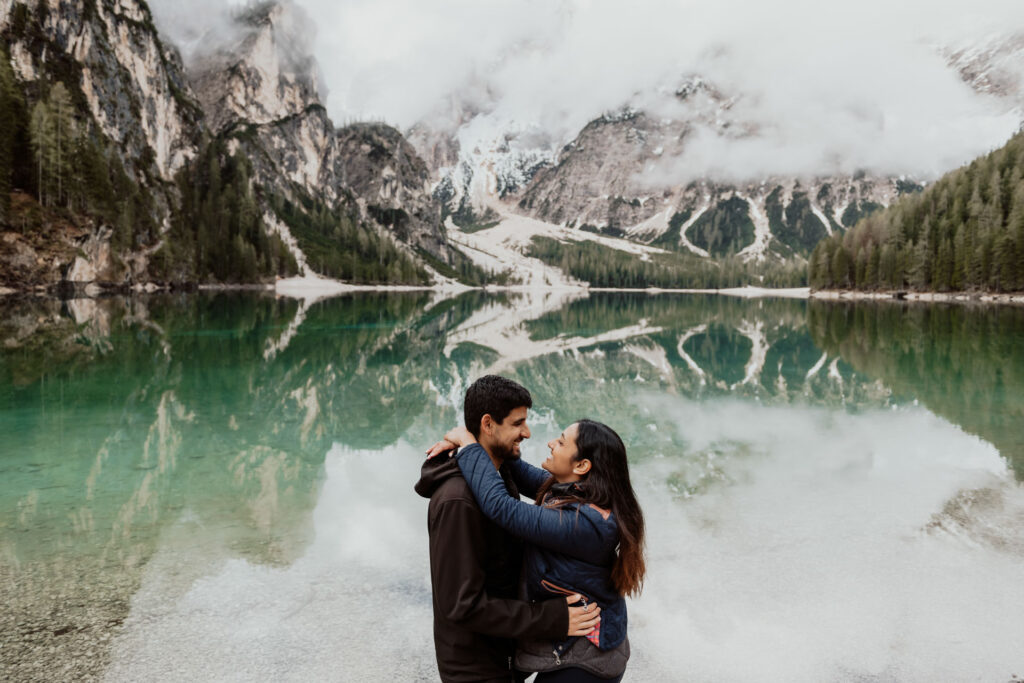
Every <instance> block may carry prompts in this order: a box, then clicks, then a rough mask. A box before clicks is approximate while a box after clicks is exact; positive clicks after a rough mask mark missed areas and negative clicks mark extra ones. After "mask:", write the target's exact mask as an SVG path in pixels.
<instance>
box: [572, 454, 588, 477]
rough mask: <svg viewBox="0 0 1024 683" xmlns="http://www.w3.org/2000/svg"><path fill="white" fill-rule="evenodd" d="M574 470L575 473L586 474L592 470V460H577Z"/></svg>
mask: <svg viewBox="0 0 1024 683" xmlns="http://www.w3.org/2000/svg"><path fill="white" fill-rule="evenodd" d="M572 471H573V474H578V475H580V476H581V477H582V476H583V475H584V474H586V473H587V472H589V471H590V460H588V459H587V458H583V459H582V460H577V461H576V464H575V465H573V466H572Z"/></svg>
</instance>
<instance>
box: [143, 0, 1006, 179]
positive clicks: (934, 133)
mask: <svg viewBox="0 0 1024 683" xmlns="http://www.w3.org/2000/svg"><path fill="white" fill-rule="evenodd" d="M190 2H192V4H195V5H197V7H196V10H195V11H192V10H184V9H182V10H176V11H175V12H171V11H169V10H168V8H170V7H172V3H170V0H158V1H156V2H154V3H153V4H154V12H155V14H156V15H157V19H158V22H159V23H160V25H161V27H162V28H164V27H170V26H173V30H172V29H170V28H167V29H166V30H167V31H168V33H170V34H177V35H184V34H187V33H188V31H186V30H184V27H185V25H187V24H188V21H187V20H188V19H189V18H192V17H202V18H203V20H204V21H207V22H208V21H209V18H210V16H211V13H215V12H214V11H213V9H211V7H210V3H204V5H203V7H204V8H205V9H204V10H203V11H201V12H200V11H198V3H194V0H190ZM299 4H300V5H301V6H302V7H303V8H304V9H305V10H306V12H307V13H308V14H309V15H310V17H312V19H313V23H314V25H315V26H316V27H317V30H316V36H315V39H314V38H311V40H313V43H312V45H313V50H314V52H315V54H316V56H317V58H318V60H319V63H320V68H321V70H322V72H323V74H324V78H325V80H326V83H327V85H328V86H329V89H330V95H329V97H328V99H327V108H328V110H329V112H330V113H331V115H332V116H333V117H334V118H335V120H336V121H342V120H351V119H382V120H385V121H387V122H389V123H392V124H394V125H397V126H399V127H401V128H408V127H410V126H412V125H413V124H415V123H417V122H419V121H422V120H424V119H430V118H434V119H437V118H438V117H440V119H441V120H442V121H443V120H444V117H446V116H447V117H450V116H451V112H452V111H453V110H455V111H460V110H464V109H465V108H466V107H467V106H468V107H469V108H471V109H473V110H475V111H476V110H481V109H482V110H484V111H487V112H489V114H488V115H489V117H490V118H492V119H493V120H494V122H495V125H496V126H502V125H506V124H509V123H515V124H516V125H518V126H519V127H520V128H523V127H528V126H533V125H536V126H539V127H540V128H542V129H543V130H546V131H548V132H549V133H550V135H551V136H552V139H553V140H555V141H557V143H558V144H562V143H564V142H568V141H569V140H571V139H572V138H573V137H574V136H575V135H576V133H577V132H578V131H579V130H580V129H581V128H582V127H583V126H584V125H586V123H587V122H588V121H589V120H591V119H593V118H595V117H596V116H598V115H600V114H601V113H602V112H604V111H607V110H614V109H617V108H619V107H621V106H622V105H623V104H625V103H630V102H633V103H637V104H640V105H644V104H646V105H649V106H650V107H652V108H656V107H657V106H658V100H659V98H661V99H663V98H664V97H665V96H666V95H665V94H664V93H665V92H666V91H668V92H671V89H672V88H673V87H675V86H676V85H678V84H679V83H680V82H681V80H682V79H683V77H685V76H687V75H692V74H699V75H701V76H702V77H704V78H706V79H708V80H709V81H711V82H712V83H714V84H715V86H716V87H717V88H719V89H720V90H721V91H722V92H723V93H724V94H726V95H727V96H728V97H732V98H734V104H733V108H732V109H731V110H730V116H734V117H736V119H737V121H739V122H741V123H743V124H744V125H746V126H750V127H753V128H755V129H756V130H757V131H758V133H757V136H756V137H753V138H746V139H740V140H737V139H732V138H729V139H723V138H721V137H720V136H718V135H717V134H713V133H710V132H707V131H705V132H700V131H697V133H696V134H695V135H694V136H693V139H692V140H691V141H690V142H689V143H688V144H687V145H686V150H685V152H684V153H683V155H682V157H680V158H679V159H678V160H677V161H678V163H677V164H676V166H675V167H671V168H672V170H670V171H666V168H670V166H666V165H664V164H663V165H662V168H661V172H667V173H670V174H675V173H679V174H683V175H689V176H693V177H701V176H703V177H708V176H711V177H715V176H718V177H724V178H734V179H735V178H750V177H757V176H760V175H765V174H772V173H778V174H783V173H785V174H793V173H797V174H807V173H812V174H813V173H822V172H851V171H852V170H854V169H865V170H871V171H877V172H885V173H893V174H910V175H915V176H918V177H922V178H930V177H934V176H936V175H938V174H940V173H942V172H944V171H946V170H948V169H950V168H952V167H955V166H957V165H959V164H961V163H963V162H965V161H967V160H969V159H970V158H972V157H974V156H976V155H978V154H981V153H984V152H986V151H987V150H989V149H991V148H993V147H996V146H998V145H999V144H1001V143H1002V142H1003V141H1005V139H1006V138H1007V137H1008V136H1009V135H1010V134H1012V133H1013V132H1014V131H1015V130H1016V129H1017V127H1018V125H1019V123H1020V111H1019V110H1017V109H1015V107H1016V106H1018V103H1017V102H1013V101H1011V100H1007V99H1005V98H999V97H996V96H992V95H979V94H977V93H975V92H974V91H972V90H971V88H970V87H968V86H967V85H966V84H965V83H963V82H962V81H961V80H960V78H959V76H958V74H957V73H956V72H955V70H953V69H952V68H950V67H949V66H948V64H947V63H946V58H945V57H944V56H943V54H942V53H941V48H944V47H960V46H964V45H975V44H980V43H982V42H984V41H986V40H989V39H991V38H993V37H994V36H999V35H1009V34H1011V33H1013V32H1015V31H1019V30H1022V29H1024V3H1020V2H1019V1H1018V0H980V1H976V2H968V1H967V0H928V1H926V0H904V1H903V2H899V3H892V2H888V1H883V0H862V1H861V2H857V3H851V2H845V3H835V2H833V3H821V2H810V1H809V0H784V1H782V2H776V3H753V2H740V1H739V0H726V1H724V2H718V3H707V2H701V3H698V2H692V1H691V2H667V1H664V0H641V1H639V2H636V3H631V4H630V5H629V6H623V5H622V4H621V3H612V2H601V1H599V0H563V1H562V2H551V1H546V2H541V1H538V0H516V1H512V0H494V1H493V2H488V3H479V2H472V1H470V0H437V1H436V2H431V3H421V2H414V1H413V0H348V1H346V2H338V3H335V2H328V1H327V0H303V1H302V2H300V3H299ZM165 5H166V7H165ZM223 6H224V7H230V6H232V5H231V4H230V3H227V2H225V3H224V5H223ZM175 7H182V6H181V5H175ZM193 23H198V22H194V21H193ZM193 35H194V31H193ZM659 93H661V94H659ZM453 102H454V103H455V104H456V105H457V106H454V107H453ZM676 167H677V168H678V170H676Z"/></svg>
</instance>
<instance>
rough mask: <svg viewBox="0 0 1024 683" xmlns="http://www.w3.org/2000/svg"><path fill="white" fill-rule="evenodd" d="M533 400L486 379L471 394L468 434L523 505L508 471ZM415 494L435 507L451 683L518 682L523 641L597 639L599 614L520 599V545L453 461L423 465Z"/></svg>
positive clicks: (440, 611)
mask: <svg viewBox="0 0 1024 683" xmlns="http://www.w3.org/2000/svg"><path fill="white" fill-rule="evenodd" d="M532 405H533V399H532V398H531V397H530V392H528V391H527V390H526V389H525V388H523V387H522V386H521V385H519V384H517V383H515V382H513V381H512V380H509V379H506V378H504V377H498V376H496V375H487V376H485V377H481V378H480V379H478V380H477V381H476V382H474V383H473V384H472V385H471V386H470V387H469V389H467V390H466V400H465V404H464V407H463V413H464V417H465V421H466V427H467V429H469V431H470V432H471V433H472V434H473V436H474V437H475V438H476V440H477V441H478V442H479V443H480V445H481V446H483V447H484V450H486V451H487V453H488V455H490V457H491V462H492V463H493V464H494V466H495V467H496V468H497V469H498V471H499V472H501V474H502V477H503V478H504V480H505V486H506V488H508V490H509V494H510V495H513V496H516V497H517V498H518V497H519V493H518V491H517V490H516V487H515V483H514V482H512V480H511V477H510V476H509V474H508V472H507V468H506V467H503V465H504V463H505V461H506V460H511V459H514V458H518V457H519V444H520V442H522V440H523V439H527V438H529V437H530V428H529V427H527V425H526V414H527V411H528V409H529V408H530V407H531V406H532ZM416 492H417V493H419V494H420V495H421V496H423V497H424V498H430V506H429V509H428V513H427V531H428V533H429V535H430V583H431V587H432V590H433V597H434V649H435V652H436V654H437V668H438V671H439V672H440V674H441V680H442V681H445V683H449V682H450V683H464V682H466V683H468V682H469V681H473V682H479V681H495V682H497V681H502V682H505V683H507V682H509V681H513V680H516V679H515V674H514V672H513V671H512V655H513V654H514V652H515V639H517V638H532V639H548V640H558V639H564V638H565V637H567V636H569V635H583V634H586V633H589V632H590V630H591V629H592V628H593V626H594V625H595V624H596V623H597V620H598V615H599V613H600V609H599V608H597V607H596V606H594V605H591V606H590V609H589V610H587V608H585V607H570V606H569V605H571V604H572V603H574V602H577V601H578V600H579V596H570V597H569V598H568V600H567V602H568V604H567V603H566V602H562V601H561V600H548V601H545V602H540V603H529V602H526V601H523V600H516V599H514V598H515V597H516V595H517V593H518V584H519V570H520V567H521V565H522V541H520V540H519V539H517V538H515V537H513V536H510V535H509V534H508V533H506V532H505V531H504V530H503V529H501V528H500V527H498V526H497V525H495V524H494V523H493V522H491V521H490V520H488V519H486V518H485V517H484V516H483V514H482V513H481V512H480V508H479V507H478V506H477V504H476V500H475V499H474V498H473V494H472V493H471V492H470V490H469V487H468V486H467V485H466V481H465V480H464V479H463V478H462V473H461V472H460V471H459V467H458V465H457V464H456V462H455V459H454V458H449V457H445V456H444V455H441V456H438V457H434V458H430V459H428V460H427V461H426V462H425V463H424V464H423V469H422V473H421V477H420V480H419V482H417V484H416Z"/></svg>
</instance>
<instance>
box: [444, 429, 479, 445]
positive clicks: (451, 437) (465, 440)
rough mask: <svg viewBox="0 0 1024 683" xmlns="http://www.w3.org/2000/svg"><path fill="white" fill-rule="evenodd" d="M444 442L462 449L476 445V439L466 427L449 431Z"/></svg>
mask: <svg viewBox="0 0 1024 683" xmlns="http://www.w3.org/2000/svg"><path fill="white" fill-rule="evenodd" d="M444 440H445V441H449V442H451V443H453V444H455V445H456V446H459V447H460V448H461V447H462V446H468V445H469V444H471V443H476V437H474V436H473V435H472V434H471V433H470V432H469V430H468V429H466V428H465V427H456V428H455V429H450V430H448V433H447V434H445V435H444Z"/></svg>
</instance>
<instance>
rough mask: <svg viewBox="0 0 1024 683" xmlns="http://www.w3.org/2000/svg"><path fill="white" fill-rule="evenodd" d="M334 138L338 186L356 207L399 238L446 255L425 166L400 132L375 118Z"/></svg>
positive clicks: (342, 130)
mask: <svg viewBox="0 0 1024 683" xmlns="http://www.w3.org/2000/svg"><path fill="white" fill-rule="evenodd" d="M336 141H337V155H336V156H335V175H336V176H337V178H338V179H339V180H340V186H341V187H343V188H348V189H350V190H351V191H352V192H354V193H355V196H356V197H357V198H358V200H359V202H360V206H362V207H364V209H365V211H366V212H367V213H368V214H369V215H370V216H371V217H372V218H373V219H374V220H376V221H377V222H378V223H380V224H381V225H385V226H387V227H388V228H390V229H391V230H392V231H393V233H394V234H395V236H396V237H398V239H400V240H402V241H404V242H408V243H410V244H413V245H415V246H417V247H420V248H422V249H425V250H427V251H428V252H430V253H432V254H434V255H446V254H447V249H448V246H447V241H446V239H445V236H444V234H443V233H442V232H441V231H440V230H438V226H439V225H440V222H441V213H440V206H439V204H438V202H437V201H436V200H435V199H434V198H433V197H432V196H431V194H430V169H429V168H428V167H427V164H426V162H424V161H423V159H421V158H420V157H419V155H418V154H416V150H415V149H414V148H413V147H412V145H411V144H409V142H408V141H407V140H406V139H405V138H403V137H402V134H401V133H400V132H398V130H396V129H395V128H392V127H391V126H387V125H384V124H380V123H355V124H351V125H349V126H345V127H344V128H341V129H339V130H338V131H337V137H336Z"/></svg>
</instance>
